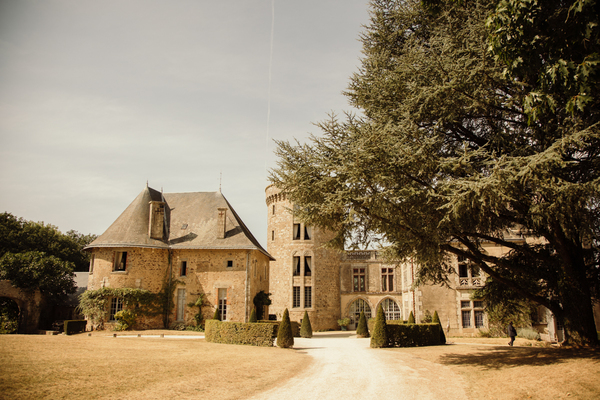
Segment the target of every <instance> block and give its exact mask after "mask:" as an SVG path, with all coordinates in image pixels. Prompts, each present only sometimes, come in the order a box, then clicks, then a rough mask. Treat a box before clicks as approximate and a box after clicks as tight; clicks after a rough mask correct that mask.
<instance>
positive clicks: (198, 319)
mask: <svg viewBox="0 0 600 400" xmlns="http://www.w3.org/2000/svg"><path fill="white" fill-rule="evenodd" d="M203 305H204V293H200V294H199V295H198V298H197V299H196V301H194V302H191V303H188V307H198V312H197V313H196V314H194V321H196V326H197V327H201V326H202V320H203V319H204V318H203V316H202V306H203Z"/></svg>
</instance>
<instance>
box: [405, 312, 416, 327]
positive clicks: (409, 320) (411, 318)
mask: <svg viewBox="0 0 600 400" xmlns="http://www.w3.org/2000/svg"><path fill="white" fill-rule="evenodd" d="M407 323H408V324H414V323H415V316H414V314H413V312H412V311H411V312H410V315H409V316H408V322H407Z"/></svg>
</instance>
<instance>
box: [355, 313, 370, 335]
mask: <svg viewBox="0 0 600 400" xmlns="http://www.w3.org/2000/svg"><path fill="white" fill-rule="evenodd" d="M356 334H357V335H358V337H361V338H367V337H369V327H368V326H367V317H365V313H364V311H361V312H360V317H359V318H358V326H357V327H356Z"/></svg>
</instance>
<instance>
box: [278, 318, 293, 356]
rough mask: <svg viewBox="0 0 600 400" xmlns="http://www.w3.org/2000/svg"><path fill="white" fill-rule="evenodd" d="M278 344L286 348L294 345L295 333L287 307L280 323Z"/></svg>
mask: <svg viewBox="0 0 600 400" xmlns="http://www.w3.org/2000/svg"><path fill="white" fill-rule="evenodd" d="M277 346H278V347H282V348H284V349H287V348H290V347H294V335H293V334H292V324H291V323H290V313H289V312H288V309H287V308H286V309H285V311H284V312H283V317H281V322H280V323H279V330H278V331H277Z"/></svg>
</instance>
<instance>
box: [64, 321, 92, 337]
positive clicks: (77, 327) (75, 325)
mask: <svg viewBox="0 0 600 400" xmlns="http://www.w3.org/2000/svg"><path fill="white" fill-rule="evenodd" d="M86 326H87V321H86V320H85V319H76V320H70V321H69V320H67V321H65V324H64V332H65V335H72V334H74V333H80V332H85V327H86Z"/></svg>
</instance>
